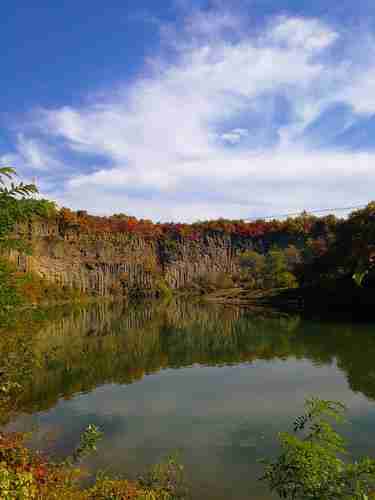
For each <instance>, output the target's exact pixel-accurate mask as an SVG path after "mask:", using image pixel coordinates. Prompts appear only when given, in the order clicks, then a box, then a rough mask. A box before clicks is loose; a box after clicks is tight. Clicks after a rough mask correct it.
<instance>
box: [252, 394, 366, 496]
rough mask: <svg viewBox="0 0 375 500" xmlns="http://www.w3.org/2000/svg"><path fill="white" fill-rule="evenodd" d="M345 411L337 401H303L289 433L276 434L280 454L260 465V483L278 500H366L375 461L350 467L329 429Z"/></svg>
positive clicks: (336, 436) (341, 444)
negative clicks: (300, 412) (303, 403)
mask: <svg viewBox="0 0 375 500" xmlns="http://www.w3.org/2000/svg"><path fill="white" fill-rule="evenodd" d="M344 410H345V407H344V405H342V404H341V403H339V402H335V401H325V400H321V399H317V398H312V399H308V400H307V401H306V403H305V413H304V415H302V416H301V417H298V418H297V419H296V420H295V422H294V433H293V434H289V433H281V434H280V435H279V441H280V445H281V449H282V451H281V454H280V456H279V457H278V458H277V459H276V460H275V461H265V472H264V475H263V477H262V478H261V480H263V481H265V482H266V483H267V484H268V486H269V488H270V490H271V491H272V492H275V493H277V494H278V496H279V498H283V499H290V500H366V499H368V498H370V495H371V494H373V493H374V491H375V461H374V460H373V459H370V458H367V457H366V458H362V459H361V460H359V461H356V462H350V461H349V460H348V459H347V458H346V457H345V455H347V450H346V447H345V441H344V439H343V438H342V437H341V436H340V435H339V434H338V433H337V432H336V431H335V430H334V429H333V427H332V425H331V422H332V421H333V422H336V423H340V422H342V421H343V411H344ZM344 457H345V460H344Z"/></svg>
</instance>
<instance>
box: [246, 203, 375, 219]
mask: <svg viewBox="0 0 375 500" xmlns="http://www.w3.org/2000/svg"><path fill="white" fill-rule="evenodd" d="M366 206H367V204H363V205H355V206H351V207H336V208H321V209H312V210H306V209H304V210H301V211H299V212H289V213H284V214H278V215H267V216H264V217H262V216H256V217H250V218H249V219H247V220H249V221H254V220H267V219H279V218H282V217H296V216H298V215H301V214H302V213H303V212H306V213H307V214H319V213H326V212H339V211H348V210H358V209H360V208H365V207H366Z"/></svg>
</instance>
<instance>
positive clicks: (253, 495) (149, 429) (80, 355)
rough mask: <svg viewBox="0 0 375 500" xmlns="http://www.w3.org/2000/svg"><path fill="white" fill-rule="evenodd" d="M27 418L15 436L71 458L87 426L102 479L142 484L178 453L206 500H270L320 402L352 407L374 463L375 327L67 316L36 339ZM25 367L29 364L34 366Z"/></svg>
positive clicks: (205, 316)
mask: <svg viewBox="0 0 375 500" xmlns="http://www.w3.org/2000/svg"><path fill="white" fill-rule="evenodd" d="M25 352H27V357H28V358H27V359H30V360H32V361H29V365H28V372H27V373H28V375H27V377H26V379H25V380H30V381H32V382H30V383H26V385H25V391H24V396H23V399H22V401H21V406H22V408H23V410H24V411H23V413H22V414H21V415H20V416H19V417H18V418H17V419H15V420H14V421H13V422H11V423H9V424H8V425H7V427H6V428H7V429H8V430H30V429H34V437H33V440H32V445H33V446H37V447H39V448H40V447H41V448H43V449H44V450H48V451H49V452H50V453H51V454H52V455H53V456H57V457H63V456H65V455H66V454H68V453H70V452H71V451H72V450H73V448H74V447H75V445H76V444H77V442H78V439H79V435H80V433H81V432H82V431H83V430H84V428H85V427H87V425H88V424H95V425H98V426H99V427H100V428H101V429H102V430H103V432H104V439H103V440H102V442H101V443H100V448H99V449H100V452H99V453H98V454H97V455H95V456H93V457H92V458H90V459H89V460H87V461H86V462H85V465H87V467H89V468H90V470H92V471H95V470H98V469H100V470H103V469H104V470H110V471H112V472H114V473H120V474H125V475H126V476H127V477H137V476H139V475H140V474H143V473H144V472H145V471H146V470H147V468H148V467H149V466H150V465H152V464H155V463H157V462H159V461H160V460H162V459H163V458H165V457H166V456H168V455H170V454H172V453H175V452H178V454H179V460H180V461H181V462H182V463H183V464H184V465H185V468H186V473H187V476H188V481H189V483H190V485H191V490H192V496H193V498H194V499H195V500H211V499H212V500H214V499H215V500H224V499H226V500H227V499H228V498H233V499H235V500H243V499H259V500H264V499H267V498H268V499H269V498H271V497H270V495H269V494H268V492H267V491H266V489H265V487H264V485H262V484H261V483H259V481H258V477H259V475H260V473H261V466H260V465H259V463H258V460H259V459H261V458H263V457H270V456H273V455H275V454H276V453H277V444H276V434H277V432H279V431H283V430H290V428H291V423H292V421H293V419H294V417H295V416H297V415H299V414H300V413H301V412H302V410H303V402H304V399H305V397H307V396H312V395H313V396H319V397H321V398H327V399H335V400H340V401H342V402H344V403H346V404H347V406H348V408H349V411H348V417H349V423H348V424H346V425H345V426H344V427H343V431H344V434H345V435H346V437H347V438H348V440H349V442H350V443H351V444H352V446H351V450H352V452H353V454H354V455H358V454H370V455H371V454H372V455H375V426H374V423H375V403H374V399H375V324H374V325H364V324H362V325H354V324H349V323H345V322H343V323H338V322H336V323H333V322H331V323H325V322H321V321H304V320H302V319H301V318H299V317H297V316H289V317H288V316H280V315H278V314H276V313H271V314H270V313H262V314H260V313H254V312H250V311H241V310H239V309H235V308H225V307H221V306H210V305H197V304H194V303H189V302H173V303H170V304H169V305H168V306H166V305H162V304H159V303H147V304H142V305H141V304H139V305H137V306H129V305H126V304H101V305H96V306H90V307H89V308H86V309H74V310H70V309H64V310H63V311H62V312H61V311H59V313H56V317H54V318H53V319H51V320H50V321H49V322H48V323H46V324H45V325H44V326H43V328H41V329H40V331H39V332H36V333H34V334H33V335H31V336H30V339H29V340H28V342H27V348H25V347H23V351H22V353H17V352H16V351H14V352H12V353H11V354H12V356H13V358H14V363H15V364H16V363H17V362H18V358H17V357H18V356H25ZM24 362H25V360H23V363H24Z"/></svg>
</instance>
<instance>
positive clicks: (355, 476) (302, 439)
mask: <svg viewBox="0 0 375 500" xmlns="http://www.w3.org/2000/svg"><path fill="white" fill-rule="evenodd" d="M305 409H306V411H305V413H304V414H303V415H302V416H300V417H298V418H297V419H296V420H295V422H294V432H293V433H292V434H289V433H281V434H280V435H279V441H280V446H281V452H280V455H279V456H278V457H277V458H276V459H273V460H263V462H264V474H263V476H262V477H261V478H260V479H261V480H262V481H263V482H265V483H266V484H267V485H268V487H269V490H270V491H271V492H275V493H277V495H278V496H279V498H281V499H287V500H369V499H370V498H375V460H373V459H370V458H368V457H365V458H362V459H360V460H358V461H355V462H351V461H350V460H349V459H348V452H347V450H346V446H345V442H344V440H343V438H342V437H341V436H340V434H339V433H338V432H337V431H336V430H334V428H333V427H332V425H331V422H330V421H332V420H333V421H334V422H336V423H337V422H342V420H343V419H342V413H343V410H344V406H343V405H342V404H341V403H339V402H335V401H325V400H320V399H309V400H307V401H306V404H305ZM99 439H100V431H99V430H98V429H97V428H96V427H94V426H89V427H88V428H87V429H86V431H85V432H84V433H83V435H82V437H81V442H80V445H79V446H78V448H77V449H76V450H75V451H74V452H73V454H72V456H71V457H69V458H68V459H66V460H65V461H64V462H62V463H53V462H51V461H49V460H48V459H47V458H46V457H43V456H42V455H41V454H38V453H36V452H32V451H30V450H29V449H28V448H27V447H25V443H24V440H25V436H22V435H16V434H14V435H8V436H5V435H1V434H0V460H1V461H0V498H2V499H4V500H16V499H17V500H33V499H35V500H36V499H40V500H55V499H60V498H67V499H70V500H178V499H180V500H183V499H187V498H188V490H187V488H186V485H185V482H184V476H183V467H182V466H181V465H179V464H178V463H177V462H176V461H175V460H174V459H173V458H170V459H168V460H167V461H166V462H165V463H163V464H161V465H158V466H156V467H154V468H153V469H152V470H151V472H150V474H149V475H148V476H147V477H145V478H140V479H139V480H138V481H128V480H126V479H118V478H115V479H114V478H111V477H108V476H103V475H100V474H99V475H98V477H97V478H96V480H95V483H94V484H93V485H92V486H91V487H88V488H84V487H82V486H81V485H80V478H81V477H82V470H81V469H80V468H78V467H77V464H79V462H80V461H81V460H82V459H84V457H85V456H86V455H87V454H89V453H92V452H94V451H96V446H97V442H98V440H99Z"/></svg>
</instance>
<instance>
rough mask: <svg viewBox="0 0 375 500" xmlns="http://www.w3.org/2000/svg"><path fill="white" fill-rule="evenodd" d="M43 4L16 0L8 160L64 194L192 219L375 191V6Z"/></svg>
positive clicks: (7, 74)
mask: <svg viewBox="0 0 375 500" xmlns="http://www.w3.org/2000/svg"><path fill="white" fill-rule="evenodd" d="M31 3H33V2H31ZM55 3H56V2H55ZM28 4H29V5H26V2H24V1H21V0H12V1H10V0H9V1H8V0H6V1H5V2H4V6H2V14H3V23H2V24H3V26H2V30H1V32H0V42H1V47H2V51H1V60H2V67H3V71H2V76H1V78H0V87H1V89H0V90H1V92H0V102H1V106H0V164H10V165H12V166H15V167H16V168H17V169H18V171H19V173H20V174H21V175H22V176H23V177H25V178H27V179H33V178H35V179H36V180H37V182H38V184H39V186H40V188H41V191H42V193H43V195H45V196H48V197H50V198H53V199H55V200H57V201H58V203H59V205H65V206H70V207H72V208H75V209H79V208H82V209H87V210H89V211H91V212H94V213H99V214H110V213H113V212H120V211H121V212H126V213H129V214H132V215H136V216H138V217H146V218H151V219H153V220H186V221H191V220H197V219H206V218H213V217H220V216H223V217H230V218H247V217H252V216H257V215H267V214H275V213H285V212H288V211H295V210H300V209H302V208H319V207H324V208H325V207H330V206H332V207H333V206H348V205H352V204H353V205H357V204H361V203H363V202H367V201H368V200H370V199H371V198H374V195H373V193H372V185H373V182H374V180H375V175H374V165H375V139H374V138H375V2H373V1H369V0H358V1H356V2H353V0H341V1H340V2H327V1H326V0H324V1H323V0H317V1H315V2H310V1H309V2H307V1H303V0H272V1H271V0H226V1H225V2H224V1H221V0H216V1H213V0H212V1H187V0H163V1H162V2H157V1H155V0H153V1H151V0H148V1H146V0H137V1H136V0H127V1H124V0H122V1H120V0H118V1H109V2H106V3H104V2H99V1H96V0H91V1H90V2H88V1H86V0H80V1H79V2H77V1H75V2H73V1H71V0H65V1H64V2H60V3H59V5H57V3H56V6H51V4H52V2H47V1H46V0H45V1H40V2H35V3H34V4H36V6H30V2H28Z"/></svg>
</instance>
